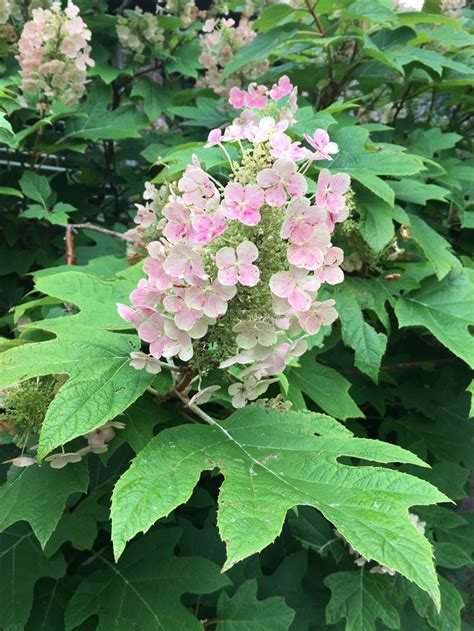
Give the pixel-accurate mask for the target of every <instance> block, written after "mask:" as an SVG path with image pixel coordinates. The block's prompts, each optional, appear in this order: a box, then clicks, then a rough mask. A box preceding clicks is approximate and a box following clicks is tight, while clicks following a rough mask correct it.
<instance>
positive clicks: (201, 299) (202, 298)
mask: <svg viewBox="0 0 474 631" xmlns="http://www.w3.org/2000/svg"><path fill="white" fill-rule="evenodd" d="M235 294H236V289H235V287H226V286H224V285H222V284H221V283H220V282H219V281H218V280H215V281H214V282H212V283H210V284H207V285H203V286H196V287H190V288H189V289H187V290H186V293H185V296H184V300H185V302H186V304H187V305H188V307H190V308H191V309H196V310H198V311H202V312H203V313H204V314H205V315H207V316H208V317H209V318H219V317H220V316H223V315H224V313H225V312H226V311H227V303H228V302H229V300H231V299H232V298H233V297H234V296H235Z"/></svg>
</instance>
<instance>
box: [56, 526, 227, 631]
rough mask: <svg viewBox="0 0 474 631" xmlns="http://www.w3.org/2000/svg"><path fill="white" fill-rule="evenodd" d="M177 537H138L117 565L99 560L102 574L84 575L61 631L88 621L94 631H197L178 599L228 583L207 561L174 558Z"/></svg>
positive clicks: (166, 533) (170, 533) (175, 533)
mask: <svg viewBox="0 0 474 631" xmlns="http://www.w3.org/2000/svg"><path fill="white" fill-rule="evenodd" d="M180 536H181V531H180V530H179V529H178V528H169V529H160V530H158V531H156V532H154V533H151V534H150V535H147V536H146V537H142V538H141V539H139V540H138V541H136V542H135V543H133V544H132V545H131V546H130V547H129V548H128V549H127V551H126V553H125V554H124V556H123V558H122V559H121V560H120V562H119V563H118V564H114V563H113V562H111V561H109V560H108V559H107V558H106V557H105V556H103V555H102V554H99V555H98V559H99V560H100V561H101V562H102V564H103V569H99V570H97V571H96V572H94V573H92V574H89V575H88V576H87V577H86V578H85V579H84V580H83V581H82V583H81V584H80V585H79V587H78V588H77V590H76V592H75V594H74V596H73V597H72V598H71V600H70V601H69V603H68V606H67V609H66V616H65V622H66V625H65V628H66V631H70V630H71V629H75V628H76V627H78V626H80V625H82V623H83V622H85V621H86V620H87V619H88V618H89V617H90V616H93V615H95V616H97V617H98V619H99V622H98V625H97V627H96V629H97V631H110V629H115V631H129V629H140V631H176V630H177V629H183V630H184V629H186V631H199V630H202V629H203V627H202V625H201V623H200V622H199V621H198V620H197V619H196V618H195V617H194V616H193V614H192V613H191V612H190V611H189V610H188V609H187V608H186V607H185V606H184V605H183V604H182V603H181V597H182V596H183V595H184V594H209V593H212V592H215V591H217V590H218V589H221V588H222V587H226V586H227V585H229V584H230V580H229V579H228V578H227V576H225V575H224V574H221V573H220V571H219V567H218V566H217V565H216V564H215V563H212V562H211V561H209V560H208V559H204V558H201V557H185V556H183V557H178V556H175V555H174V553H173V551H174V548H175V547H176V545H177V543H178V540H179V538H180Z"/></svg>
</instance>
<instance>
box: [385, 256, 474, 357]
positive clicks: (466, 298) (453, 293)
mask: <svg viewBox="0 0 474 631" xmlns="http://www.w3.org/2000/svg"><path fill="white" fill-rule="evenodd" d="M395 314H396V316H397V318H398V322H399V324H400V326H401V327H405V326H424V327H426V328H427V329H428V330H429V331H430V332H431V333H432V334H433V335H434V336H435V337H436V338H438V340H439V341H440V342H441V343H442V344H443V345H444V346H446V347H447V348H449V350H450V351H452V352H453V353H454V354H455V355H457V356H458V357H460V358H461V359H463V360H464V361H465V362H466V363H468V364H469V365H470V366H471V368H474V338H473V337H472V335H471V333H470V331H469V327H470V326H472V324H473V323H474V317H473V314H474V270H471V269H468V268H463V269H462V270H459V271H457V270H456V271H453V272H451V273H450V274H448V276H446V277H445V278H443V280H442V281H441V282H439V281H438V280H437V279H436V278H434V277H431V278H428V279H426V280H425V281H423V283H422V285H421V287H420V289H417V290H415V291H412V292H410V293H408V294H406V295H405V296H403V297H402V298H400V300H399V301H398V303H397V305H396V307H395Z"/></svg>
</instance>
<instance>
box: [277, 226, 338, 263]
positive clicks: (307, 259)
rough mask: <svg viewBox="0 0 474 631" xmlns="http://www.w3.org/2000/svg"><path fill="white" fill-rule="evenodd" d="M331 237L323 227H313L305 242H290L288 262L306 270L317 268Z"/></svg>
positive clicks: (322, 259)
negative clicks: (298, 243)
mask: <svg viewBox="0 0 474 631" xmlns="http://www.w3.org/2000/svg"><path fill="white" fill-rule="evenodd" d="M330 242H331V238H330V235H329V232H328V231H327V230H325V229H323V228H313V231H312V233H311V236H310V238H309V239H308V241H307V242H306V243H303V244H301V245H296V244H294V243H292V244H291V245H290V246H289V248H288V262H289V263H291V264H292V265H295V266H296V267H303V268H304V269H307V270H313V271H314V270H317V269H318V268H320V267H321V265H322V264H323V261H324V255H325V252H326V251H327V248H328V247H329V244H330Z"/></svg>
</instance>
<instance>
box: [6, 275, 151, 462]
mask: <svg viewBox="0 0 474 631" xmlns="http://www.w3.org/2000/svg"><path fill="white" fill-rule="evenodd" d="M133 285H134V282H133V279H131V278H130V279H123V278H122V279H115V280H113V281H105V280H101V279H99V278H97V277H95V276H90V275H88V274H84V273H81V272H66V273H60V274H56V275H53V276H46V277H44V278H40V279H39V280H38V281H37V283H36V288H37V290H38V291H41V292H42V293H44V294H47V295H49V296H56V297H58V298H60V299H61V300H63V301H64V302H66V303H73V304H76V305H78V307H79V308H80V312H79V313H77V314H75V315H66V316H64V317H59V318H51V319H49V320H42V321H40V322H36V323H34V324H32V325H31V327H33V328H39V329H42V330H45V331H49V332H51V333H54V334H55V335H56V337H55V338H54V339H52V340H47V341H45V342H36V343H30V344H24V345H22V346H19V347H16V348H12V349H11V350H9V351H7V352H5V353H2V355H1V356H0V366H1V371H0V387H4V386H9V385H11V384H13V383H15V382H17V381H19V380H21V379H25V378H29V377H38V376H41V375H51V374H66V375H69V377H70V378H69V379H68V381H66V383H65V384H64V385H63V386H62V387H61V389H60V390H59V392H58V394H57V396H56V397H55V399H54V400H53V402H52V403H51V405H50V406H49V408H48V412H47V414H46V418H45V420H44V424H43V427H42V431H41V435H40V444H39V450H38V455H39V457H40V458H42V457H44V456H45V455H46V454H47V453H48V452H49V451H51V450H52V449H54V448H55V447H58V446H59V445H62V444H64V443H66V442H67V441H69V440H72V439H73V438H75V437H76V436H81V435H83V434H85V433H87V432H90V431H92V430H93V429H95V428H97V427H100V426H101V425H103V424H104V423H106V422H107V421H109V420H111V419H112V418H114V417H116V416H117V415H118V414H120V413H122V412H123V411H124V410H125V409H127V408H128V407H129V406H130V404H131V403H133V402H134V401H135V400H136V399H137V398H138V397H139V396H140V395H141V394H142V393H143V392H144V391H145V390H146V388H147V387H148V385H149V384H150V383H151V380H152V375H149V374H148V373H146V372H145V371H141V370H135V369H133V368H131V367H130V366H129V358H130V351H132V350H137V349H138V348H139V340H138V337H137V336H136V335H129V334H121V333H114V332H112V331H110V330H109V329H113V328H120V327H123V326H124V322H123V321H122V320H121V318H120V317H119V315H118V314H117V310H116V303H117V302H125V301H126V300H127V299H128V294H129V293H130V291H131V289H132V288H133Z"/></svg>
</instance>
